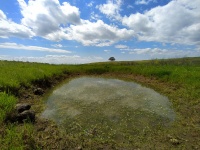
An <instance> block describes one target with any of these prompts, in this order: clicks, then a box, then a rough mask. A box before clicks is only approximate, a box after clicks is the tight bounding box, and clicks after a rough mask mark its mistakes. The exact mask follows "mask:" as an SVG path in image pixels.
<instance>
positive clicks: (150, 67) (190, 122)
mask: <svg viewBox="0 0 200 150" xmlns="http://www.w3.org/2000/svg"><path fill="white" fill-rule="evenodd" d="M64 74H69V75H72V76H73V75H77V74H79V75H104V74H108V75H110V76H112V77H113V78H115V77H119V76H122V77H123V78H124V79H130V80H135V78H132V77H135V76H143V77H145V79H149V80H144V81H142V80H138V82H141V83H142V84H144V85H147V86H150V87H152V88H154V89H155V90H157V91H159V92H161V93H163V94H164V95H166V96H168V97H169V98H170V101H171V102H172V104H173V108H174V110H175V111H176V113H177V116H178V120H177V121H176V122H175V124H174V126H173V128H169V129H166V130H165V131H162V130H160V131H157V132H156V133H155V132H154V131H148V132H147V133H146V136H139V137H137V138H135V139H134V138H133V137H131V138H130V141H132V143H134V144H135V145H136V148H141V149H145V148H147V147H146V146H151V148H152V149H156V147H157V148H158V147H159V146H164V147H165V148H170V149H195V148H197V149H198V148H200V145H199V142H200V126H199V122H200V119H199V116H200V98H199V95H200V57H196V58H181V59H166V60H157V59H155V60H150V61H131V62H106V63H91V64H84V65H49V64H40V63H24V62H10V61H0V128H1V129H0V135H1V136H0V149H26V148H27V147H28V148H34V149H37V148H38V149H39V147H37V143H34V142H35V140H34V138H37V137H33V136H34V135H35V133H34V130H33V126H32V125H30V124H29V125H27V124H25V125H21V126H20V127H19V126H18V125H15V124H14V125H8V124H5V123H4V119H5V117H6V116H7V115H9V114H10V113H11V112H12V110H13V108H14V105H15V104H16V102H17V97H15V96H14V95H16V93H18V92H19V91H20V89H21V87H31V85H32V84H34V83H35V82H38V81H41V80H48V79H52V77H55V76H57V77H60V76H62V75H64ZM151 79H152V80H151ZM136 81H137V79H136ZM147 81H148V82H147ZM153 81H155V82H153ZM78 130H79V129H78ZM78 130H77V131H78ZM98 131H99V132H100V129H98ZM76 134H82V132H80V133H76V131H74V136H76ZM84 134H85V133H84ZM168 134H170V135H172V136H173V137H176V138H178V137H180V139H185V140H180V141H181V144H180V145H177V146H174V145H170V143H169V142H168V140H167V138H166V136H167V135H168ZM102 136H103V135H102ZM13 137H14V138H13ZM27 137H28V138H27ZM80 137H82V138H85V135H82V136H80ZM68 138H69V139H72V141H73V142H74V141H75V142H78V140H80V139H76V138H77V136H76V138H75V137H73V136H69V137H68ZM140 138H141V139H140ZM26 139H27V140H26ZM17 141H18V142H17ZM107 141H109V140H107ZM82 142H84V139H82ZM87 142H88V143H87V144H86V145H90V146H91V147H92V148H93V149H96V148H98V147H101V144H105V143H106V144H107V145H109V144H111V145H112V144H114V145H115V142H114V141H110V143H108V142H106V141H101V140H99V139H96V141H95V139H93V138H91V139H90V140H88V141H87ZM98 142H99V143H101V144H99V143H98ZM152 142H154V143H155V145H152ZM95 143H96V144H95ZM33 145H34V146H35V147H34V146H33ZM95 145H96V147H95Z"/></svg>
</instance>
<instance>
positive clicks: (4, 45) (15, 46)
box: [0, 43, 71, 53]
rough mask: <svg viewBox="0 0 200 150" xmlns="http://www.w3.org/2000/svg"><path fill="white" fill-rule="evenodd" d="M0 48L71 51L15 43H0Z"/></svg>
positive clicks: (56, 51)
mask: <svg viewBox="0 0 200 150" xmlns="http://www.w3.org/2000/svg"><path fill="white" fill-rule="evenodd" d="M0 48H2V49H18V50H29V51H43V52H51V53H71V52H70V51H67V50H63V49H55V48H46V47H39V46H25V45H22V44H17V43H0Z"/></svg>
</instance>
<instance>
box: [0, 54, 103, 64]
mask: <svg viewBox="0 0 200 150" xmlns="http://www.w3.org/2000/svg"><path fill="white" fill-rule="evenodd" d="M0 60H11V61H13V60H15V61H23V62H27V61H28V62H39V63H49V64H84V63H91V62H101V61H105V60H104V59H103V58H102V57H99V56H90V57H81V56H78V55H73V56H69V55H46V56H44V57H11V56H5V55H0Z"/></svg>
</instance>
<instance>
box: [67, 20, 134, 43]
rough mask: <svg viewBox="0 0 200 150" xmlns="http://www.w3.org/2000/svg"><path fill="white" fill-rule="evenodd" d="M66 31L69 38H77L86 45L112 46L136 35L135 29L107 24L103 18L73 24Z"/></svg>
mask: <svg viewBox="0 0 200 150" xmlns="http://www.w3.org/2000/svg"><path fill="white" fill-rule="evenodd" d="M65 33H66V38H67V39H71V40H76V41H78V42H81V43H82V44H83V45H85V46H89V45H92V46H110V45H112V44H113V43H116V42H118V41H120V40H127V39H130V38H132V37H133V36H134V32H133V30H127V29H125V28H124V29H118V28H117V27H115V26H110V25H107V24H105V23H104V22H103V21H102V20H98V21H97V22H89V21H84V23H83V24H81V25H71V26H70V28H68V29H66V31H65Z"/></svg>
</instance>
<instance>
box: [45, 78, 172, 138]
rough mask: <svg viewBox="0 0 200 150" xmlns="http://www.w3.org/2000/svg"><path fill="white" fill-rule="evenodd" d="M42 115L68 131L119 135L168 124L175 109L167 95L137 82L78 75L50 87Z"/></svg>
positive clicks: (99, 135)
mask: <svg viewBox="0 0 200 150" xmlns="http://www.w3.org/2000/svg"><path fill="white" fill-rule="evenodd" d="M42 117H44V118H47V119H52V120H54V121H55V122H57V123H58V124H59V125H61V126H63V127H64V129H65V130H66V131H67V132H68V133H71V134H80V132H82V134H84V135H85V136H86V135H87V136H88V135H91V136H94V135H93V132H94V131H95V133H96V134H95V136H97V137H99V138H100V137H101V138H102V137H106V138H108V139H109V138H112V139H113V138H114V139H116V138H117V139H118V138H119V137H120V139H121V138H124V137H126V136H127V135H133V134H134V135H135V134H137V133H140V131H143V132H144V129H145V131H147V132H148V130H151V129H153V128H156V127H161V126H162V127H163V126H164V127H165V126H168V125H170V123H171V122H173V121H174V119H175V113H174V111H173V110H172V108H171V103H170V102H169V100H168V98H167V97H165V96H162V95H160V94H159V93H157V92H155V91H154V90H152V89H149V88H146V87H143V86H141V85H139V84H137V83H134V82H127V81H123V80H118V79H106V78H96V77H81V78H75V79H73V80H71V81H69V82H67V83H66V84H64V85H63V86H62V87H60V88H58V89H56V90H54V91H53V93H52V94H51V95H50V96H49V97H48V100H47V102H46V109H45V111H44V112H43V113H42ZM97 133H98V134H97ZM108 135H109V136H110V137H109V136H108Z"/></svg>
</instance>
